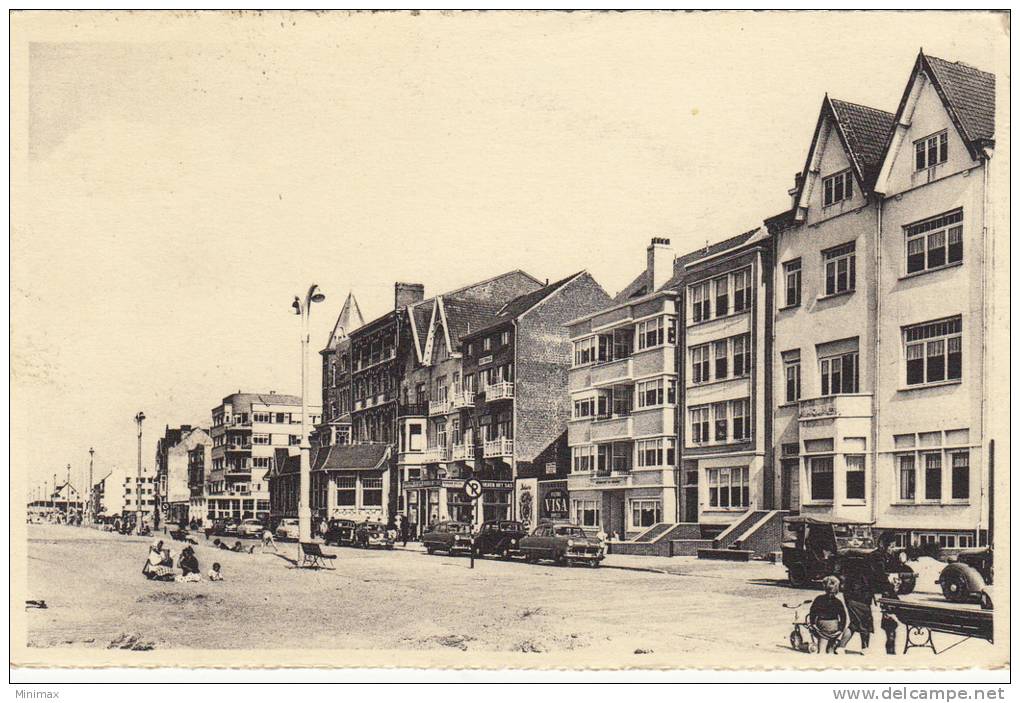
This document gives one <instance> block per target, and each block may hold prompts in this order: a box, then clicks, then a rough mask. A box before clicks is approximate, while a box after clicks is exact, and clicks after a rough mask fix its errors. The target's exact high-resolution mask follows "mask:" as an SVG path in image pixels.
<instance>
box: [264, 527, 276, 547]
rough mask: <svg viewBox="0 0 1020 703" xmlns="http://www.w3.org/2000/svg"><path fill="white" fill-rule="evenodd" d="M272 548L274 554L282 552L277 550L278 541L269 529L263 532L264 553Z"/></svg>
mask: <svg viewBox="0 0 1020 703" xmlns="http://www.w3.org/2000/svg"><path fill="white" fill-rule="evenodd" d="M270 547H272V548H273V551H274V552H276V553H279V552H280V550H279V549H277V548H276V540H275V539H274V538H273V531H272V530H270V529H269V528H268V527H267V528H266V529H264V530H262V551H263V552H264V551H266V550H267V549H269V548H270Z"/></svg>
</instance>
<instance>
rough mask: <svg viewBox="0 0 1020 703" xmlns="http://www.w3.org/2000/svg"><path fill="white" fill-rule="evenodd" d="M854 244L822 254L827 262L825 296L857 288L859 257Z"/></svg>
mask: <svg viewBox="0 0 1020 703" xmlns="http://www.w3.org/2000/svg"><path fill="white" fill-rule="evenodd" d="M855 250H856V245H855V243H854V242H850V243H849V244H844V245H842V246H838V247H835V248H834V249H828V250H826V251H824V252H822V258H823V259H824V260H825V294H826V295H837V294H838V293H847V292H850V291H853V290H854V289H855V288H856V279H857V257H856V254H855Z"/></svg>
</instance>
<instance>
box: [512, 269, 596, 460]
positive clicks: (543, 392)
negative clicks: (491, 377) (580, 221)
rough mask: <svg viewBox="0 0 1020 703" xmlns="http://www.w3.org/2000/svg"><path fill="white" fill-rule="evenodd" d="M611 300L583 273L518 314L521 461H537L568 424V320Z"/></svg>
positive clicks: (516, 446) (517, 444)
mask: <svg viewBox="0 0 1020 703" xmlns="http://www.w3.org/2000/svg"><path fill="white" fill-rule="evenodd" d="M610 301H611V298H610V296H609V294H608V293H606V291H605V290H604V289H603V288H602V286H600V285H599V284H598V283H597V282H596V281H595V279H594V278H592V277H591V275H590V274H588V273H587V272H585V273H583V274H581V275H580V276H578V277H577V278H575V279H574V280H572V281H570V282H569V283H566V284H564V285H563V287H561V288H560V289H559V290H558V291H556V292H555V293H553V294H552V295H550V296H549V297H548V298H546V299H545V300H544V301H543V302H542V303H541V304H540V305H538V306H537V307H535V308H534V309H532V310H531V311H529V312H528V313H527V314H525V315H523V316H522V317H521V318H520V319H519V321H518V325H517V335H518V336H517V340H516V343H517V347H516V352H517V368H516V370H515V372H516V387H515V396H516V401H515V402H516V408H515V423H516V425H515V427H514V454H515V458H516V459H517V460H518V461H526V462H533V461H534V460H535V459H536V457H538V455H539V454H541V453H542V452H543V450H545V449H546V448H547V447H548V446H549V445H550V444H552V443H553V442H554V441H555V440H556V439H557V437H558V436H559V435H560V434H561V433H562V432H563V431H564V430H565V429H566V426H567V419H568V418H569V417H570V411H571V408H570V396H569V395H568V393H567V369H569V368H570V364H571V355H572V348H571V345H570V338H569V334H568V331H567V328H566V327H565V326H564V323H566V322H568V321H570V320H573V319H576V318H578V317H583V316H584V315H590V314H592V313H594V312H597V311H598V310H601V309H602V308H605V307H607V306H608V305H609V303H610Z"/></svg>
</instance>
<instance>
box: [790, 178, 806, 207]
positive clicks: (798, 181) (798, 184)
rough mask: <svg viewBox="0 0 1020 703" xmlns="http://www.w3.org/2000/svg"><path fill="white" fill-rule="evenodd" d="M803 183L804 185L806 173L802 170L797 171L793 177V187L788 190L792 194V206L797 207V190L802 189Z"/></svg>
mask: <svg viewBox="0 0 1020 703" xmlns="http://www.w3.org/2000/svg"><path fill="white" fill-rule="evenodd" d="M802 185H804V174H803V173H801V172H800V171H797V174H796V175H795V176H794V177H793V188H791V189H790V190H788V191H786V192H787V193H788V194H789V195H790V200H791V203H790V207H791V208H795V207H797V191H799V190H800V187H801V186H802Z"/></svg>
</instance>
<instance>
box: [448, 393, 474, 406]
mask: <svg viewBox="0 0 1020 703" xmlns="http://www.w3.org/2000/svg"><path fill="white" fill-rule="evenodd" d="M474 404H475V394H474V392H473V391H459V392H457V393H454V394H453V397H452V398H450V407H452V408H454V409H458V408H470V407H473V406H474Z"/></svg>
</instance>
